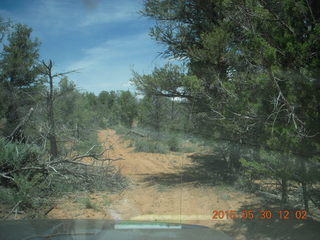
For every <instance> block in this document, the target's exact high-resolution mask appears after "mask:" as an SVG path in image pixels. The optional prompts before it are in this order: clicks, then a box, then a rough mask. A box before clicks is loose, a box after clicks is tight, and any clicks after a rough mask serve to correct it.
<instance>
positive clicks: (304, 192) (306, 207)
mask: <svg viewBox="0 0 320 240" xmlns="http://www.w3.org/2000/svg"><path fill="white" fill-rule="evenodd" d="M302 197H303V204H304V210H306V211H307V212H308V211H309V198H308V188H307V183H306V182H303V183H302Z"/></svg>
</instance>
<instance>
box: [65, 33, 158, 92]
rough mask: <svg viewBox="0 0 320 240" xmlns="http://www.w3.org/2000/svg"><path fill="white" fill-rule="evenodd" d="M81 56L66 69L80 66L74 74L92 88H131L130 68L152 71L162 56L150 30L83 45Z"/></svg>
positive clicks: (97, 89) (96, 90)
mask: <svg viewBox="0 0 320 240" xmlns="http://www.w3.org/2000/svg"><path fill="white" fill-rule="evenodd" d="M82 52H83V55H82V57H81V58H80V59H79V60H78V61H75V62H73V63H71V64H69V66H68V68H67V69H80V70H79V74H76V75H74V76H73V77H72V79H74V80H75V81H76V83H77V84H78V85H79V86H80V87H81V88H83V89H87V90H89V91H93V92H96V93H98V92H100V91H102V90H111V89H113V90H116V89H119V90H120V89H129V88H132V87H131V85H130V84H129V80H130V78H131V70H132V69H133V65H134V69H135V70H137V71H139V72H140V71H147V72H150V71H151V70H152V69H153V67H154V66H155V65H156V64H159V63H161V61H162V59H156V60H155V57H154V56H155V55H156V52H157V49H155V47H154V44H153V42H152V40H151V39H150V38H149V36H148V34H147V33H144V34H137V35H133V36H128V37H127V38H126V39H115V40H109V41H106V42H103V43H101V44H100V45H99V46H96V47H93V48H89V49H84V50H83V51H82Z"/></svg>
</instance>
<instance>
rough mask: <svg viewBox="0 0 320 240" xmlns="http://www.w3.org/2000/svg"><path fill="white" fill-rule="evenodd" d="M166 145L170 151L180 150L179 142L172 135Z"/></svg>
mask: <svg viewBox="0 0 320 240" xmlns="http://www.w3.org/2000/svg"><path fill="white" fill-rule="evenodd" d="M167 145H168V147H169V149H170V151H173V152H179V151H180V150H181V146H180V142H179V140H178V138H177V137H176V136H172V137H170V138H169V139H168V141H167Z"/></svg>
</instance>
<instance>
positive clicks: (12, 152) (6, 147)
mask: <svg viewBox="0 0 320 240" xmlns="http://www.w3.org/2000/svg"><path fill="white" fill-rule="evenodd" d="M40 154H41V151H40V148H39V147H38V146H37V145H35V144H29V145H28V144H19V143H11V142H8V141H7V140H6V139H4V138H0V169H6V170H7V169H11V170H15V169H20V168H22V167H24V166H26V165H31V164H32V162H34V161H37V158H39V156H40Z"/></svg>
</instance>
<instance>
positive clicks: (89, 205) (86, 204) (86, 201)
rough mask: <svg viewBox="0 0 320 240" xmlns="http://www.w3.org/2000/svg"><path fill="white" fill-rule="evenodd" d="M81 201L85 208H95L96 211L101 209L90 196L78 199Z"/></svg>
mask: <svg viewBox="0 0 320 240" xmlns="http://www.w3.org/2000/svg"><path fill="white" fill-rule="evenodd" d="M78 201H79V203H81V204H82V205H83V206H84V207H85V208H88V209H94V210H96V211H98V210H99V207H98V206H97V205H96V204H95V203H94V202H92V201H91V200H90V198H88V197H85V198H80V199H78Z"/></svg>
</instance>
